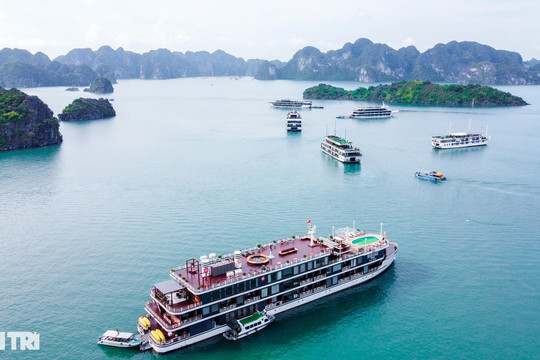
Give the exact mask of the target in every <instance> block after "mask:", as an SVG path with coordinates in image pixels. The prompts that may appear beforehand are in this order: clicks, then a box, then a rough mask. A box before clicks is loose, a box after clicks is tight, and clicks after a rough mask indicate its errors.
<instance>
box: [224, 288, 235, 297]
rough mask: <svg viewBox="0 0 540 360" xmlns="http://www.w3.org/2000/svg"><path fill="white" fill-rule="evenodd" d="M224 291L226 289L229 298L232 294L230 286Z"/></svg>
mask: <svg viewBox="0 0 540 360" xmlns="http://www.w3.org/2000/svg"><path fill="white" fill-rule="evenodd" d="M225 289H226V294H227V296H231V295H232V294H233V288H232V286H227V287H226V288H225Z"/></svg>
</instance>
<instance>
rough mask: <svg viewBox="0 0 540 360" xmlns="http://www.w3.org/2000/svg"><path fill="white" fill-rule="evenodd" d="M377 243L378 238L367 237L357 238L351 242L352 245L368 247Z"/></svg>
mask: <svg viewBox="0 0 540 360" xmlns="http://www.w3.org/2000/svg"><path fill="white" fill-rule="evenodd" d="M377 241H379V238H378V237H377V236H372V235H368V236H362V237H359V238H358V239H355V240H353V242H352V243H353V244H354V245H369V244H373V243H374V242H377Z"/></svg>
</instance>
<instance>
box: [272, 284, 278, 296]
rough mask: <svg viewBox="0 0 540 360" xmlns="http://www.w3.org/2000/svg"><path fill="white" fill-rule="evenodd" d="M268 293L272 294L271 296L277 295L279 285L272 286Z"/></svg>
mask: <svg viewBox="0 0 540 360" xmlns="http://www.w3.org/2000/svg"><path fill="white" fill-rule="evenodd" d="M270 292H271V293H272V295H274V294H277V293H278V292H279V284H277V285H274V286H272V289H271V290H270Z"/></svg>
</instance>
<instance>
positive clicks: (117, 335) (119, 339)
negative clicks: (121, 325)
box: [97, 330, 141, 348]
mask: <svg viewBox="0 0 540 360" xmlns="http://www.w3.org/2000/svg"><path fill="white" fill-rule="evenodd" d="M97 343H98V344H100V345H107V346H115V347H123V348H128V347H135V346H139V345H141V338H140V336H139V335H133V333H128V332H120V331H118V330H107V331H105V333H103V335H101V336H100V337H99V338H98V341H97Z"/></svg>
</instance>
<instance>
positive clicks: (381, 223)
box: [381, 223, 383, 238]
mask: <svg viewBox="0 0 540 360" xmlns="http://www.w3.org/2000/svg"><path fill="white" fill-rule="evenodd" d="M382 225H383V224H382V223H381V238H382V235H383V232H382Z"/></svg>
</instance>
